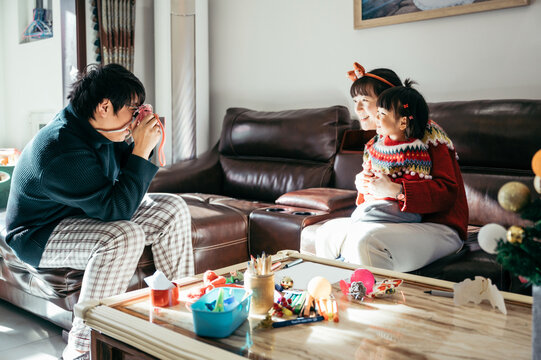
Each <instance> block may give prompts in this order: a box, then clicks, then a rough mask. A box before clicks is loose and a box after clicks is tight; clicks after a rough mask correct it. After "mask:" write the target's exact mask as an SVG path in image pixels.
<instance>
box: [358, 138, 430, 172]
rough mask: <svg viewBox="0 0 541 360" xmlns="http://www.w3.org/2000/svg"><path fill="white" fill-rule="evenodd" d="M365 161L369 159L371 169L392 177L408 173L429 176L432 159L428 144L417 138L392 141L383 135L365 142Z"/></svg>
mask: <svg viewBox="0 0 541 360" xmlns="http://www.w3.org/2000/svg"><path fill="white" fill-rule="evenodd" d="M366 150H367V151H365V161H366V160H369V161H370V163H371V167H372V169H373V170H376V171H380V172H382V173H384V174H387V175H391V176H393V177H397V176H402V175H404V174H409V175H411V176H414V175H416V174H417V175H418V176H419V177H421V178H425V177H426V178H429V177H430V171H431V169H432V161H431V159H430V155H429V153H428V146H427V145H425V144H424V143H423V142H422V141H421V140H419V139H413V140H408V141H394V140H391V139H389V138H388V137H385V138H383V139H379V140H378V136H376V137H374V138H373V139H372V140H370V142H368V143H367V146H366Z"/></svg>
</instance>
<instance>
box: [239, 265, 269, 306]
mask: <svg viewBox="0 0 541 360" xmlns="http://www.w3.org/2000/svg"><path fill="white" fill-rule="evenodd" d="M244 288H245V289H246V290H252V305H251V306H250V313H251V314H266V313H267V311H269V309H270V308H271V307H272V304H273V303H274V273H271V274H266V275H255V274H250V273H247V274H244Z"/></svg>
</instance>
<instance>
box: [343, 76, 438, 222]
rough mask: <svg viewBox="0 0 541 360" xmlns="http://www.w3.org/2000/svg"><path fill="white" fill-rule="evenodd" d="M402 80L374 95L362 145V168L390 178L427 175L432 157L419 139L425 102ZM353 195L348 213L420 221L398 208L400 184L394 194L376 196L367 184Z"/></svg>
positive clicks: (424, 119)
mask: <svg viewBox="0 0 541 360" xmlns="http://www.w3.org/2000/svg"><path fill="white" fill-rule="evenodd" d="M412 84H414V82H413V81H411V80H409V79H408V80H406V81H405V82H404V86H394V87H392V88H389V89H387V90H385V91H383V92H382V93H381V94H380V96H379V97H378V99H377V102H376V106H377V108H378V110H377V116H376V132H377V135H376V136H375V137H374V138H373V139H372V140H370V141H369V142H368V143H367V144H366V145H365V149H364V157H363V171H364V172H367V173H372V174H374V177H381V176H389V177H390V179H391V181H393V182H395V183H398V184H403V183H404V182H406V181H415V180H420V179H430V178H431V176H430V171H431V169H432V161H431V159H430V155H429V153H428V146H427V145H426V144H425V143H424V142H423V141H421V140H422V139H423V136H424V134H425V129H426V126H427V123H428V105H427V104H426V101H425V99H424V98H423V96H422V95H421V94H420V93H419V92H418V91H417V90H415V89H413V88H412V87H411V85H412ZM365 185H366V186H364V187H363V188H364V189H366V191H362V192H361V191H360V192H359V194H358V196H357V205H358V207H357V209H356V210H355V211H354V212H353V214H352V215H351V217H352V218H353V219H355V220H361V221H371V222H400V223H404V222H408V223H412V222H421V215H420V214H416V213H410V212H405V211H402V208H403V206H404V202H403V201H404V199H405V196H404V193H403V191H404V190H403V189H404V187H402V189H401V191H400V192H398V193H397V194H396V195H395V196H394V197H378V196H377V194H374V193H371V191H370V184H365Z"/></svg>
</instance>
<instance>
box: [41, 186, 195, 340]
mask: <svg viewBox="0 0 541 360" xmlns="http://www.w3.org/2000/svg"><path fill="white" fill-rule="evenodd" d="M191 231H192V227H191V217H190V212H189V210H188V206H187V205H186V203H185V202H184V200H183V199H182V198H181V197H180V196H177V195H173V194H147V195H146V196H145V197H144V198H143V201H142V202H141V205H140V206H139V208H138V209H137V211H136V212H135V214H134V216H133V217H132V219H131V220H130V221H112V222H103V221H99V220H95V219H90V218H87V217H69V218H66V219H64V220H62V221H61V222H60V223H59V224H58V225H57V227H56V228H55V229H54V231H53V233H52V234H51V237H50V238H49V241H48V242H47V245H46V247H45V251H44V252H43V256H42V258H41V261H40V263H39V267H41V268H59V267H68V268H72V269H78V270H84V271H85V272H84V276H83V282H82V285H81V294H80V296H79V302H83V301H86V300H90V299H100V298H104V297H108V296H112V295H117V294H121V293H123V292H125V291H126V289H127V288H128V285H129V281H130V279H131V277H132V276H133V274H134V272H135V269H136V267H137V263H138V261H139V258H140V257H141V254H142V253H143V250H144V248H145V246H146V245H152V254H153V257H154V263H155V266H156V269H157V270H161V271H162V272H163V273H164V274H165V276H167V278H169V279H178V278H182V277H185V276H190V275H193V273H194V257H193V251H192V232H191ZM69 343H70V345H73V346H74V347H75V348H76V349H77V350H80V351H89V350H90V328H88V327H87V326H86V325H85V324H84V323H83V320H82V319H80V318H77V317H75V318H74V319H73V325H72V329H71V331H70V333H69Z"/></svg>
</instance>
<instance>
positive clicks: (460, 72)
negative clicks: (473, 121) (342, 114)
mask: <svg viewBox="0 0 541 360" xmlns="http://www.w3.org/2000/svg"><path fill="white" fill-rule="evenodd" d="M209 24H210V29H209V32H210V34H209V37H210V99H211V100H210V114H211V120H212V122H211V139H212V143H214V142H215V141H216V140H217V139H218V138H219V135H220V131H221V123H222V121H223V117H224V114H225V110H226V109H227V108H228V107H231V106H245V107H249V108H253V109H258V110H281V109H289V108H303V107H319V106H328V105H334V104H342V105H348V106H350V109H352V107H351V102H350V99H349V86H350V84H351V82H350V80H349V79H347V77H346V72H347V71H348V70H351V69H352V64H353V62H355V61H357V62H359V63H361V64H362V65H364V66H365V67H366V68H367V70H370V69H372V68H375V67H389V68H392V69H394V70H395V71H396V72H397V73H398V74H399V75H400V76H401V77H403V78H405V77H412V78H413V79H415V80H417V81H418V82H419V90H421V92H422V93H423V94H424V95H425V97H426V98H427V100H428V101H446V100H468V99H497V98H536V99H541V66H540V65H539V64H541V36H540V34H541V2H540V1H539V0H531V4H530V5H529V6H525V7H517V8H509V9H503V10H494V11H486V12H482V13H476V14H467V15H460V16H452V17H445V18H439V19H433V20H425V21H418V22H413V23H404V24H396V25H390V26H382V27H375V28H369V29H363V30H354V29H353V2H352V1H351V0H332V1H331V0H295V1H291V0H273V1H257V0H228V1H223V0H210V2H209Z"/></svg>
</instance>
